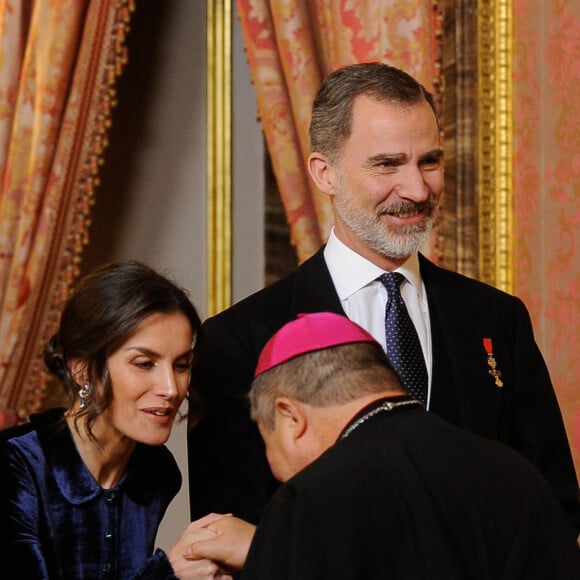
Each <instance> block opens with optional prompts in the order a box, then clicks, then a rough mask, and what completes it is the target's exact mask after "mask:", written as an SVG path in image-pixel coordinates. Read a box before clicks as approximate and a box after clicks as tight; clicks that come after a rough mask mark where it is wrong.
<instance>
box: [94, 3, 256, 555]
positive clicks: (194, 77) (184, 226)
mask: <svg viewBox="0 0 580 580" xmlns="http://www.w3.org/2000/svg"><path fill="white" fill-rule="evenodd" d="M205 4H206V3H205V0H163V2H162V3H161V2H159V3H158V2H141V3H137V12H136V13H135V15H134V18H133V21H134V26H133V30H132V33H131V34H133V40H131V41H130V45H129V47H130V52H129V64H128V66H127V68H126V74H125V76H124V77H123V79H122V81H121V83H120V86H119V99H120V102H119V105H118V107H117V110H116V111H115V113H114V115H115V116H114V118H113V120H114V123H113V129H112V131H111V135H110V140H111V144H110V147H109V149H108V150H107V153H106V160H105V161H106V163H105V168H104V170H103V183H102V187H101V189H100V190H99V192H98V194H97V198H96V205H95V207H94V210H93V226H92V228H91V233H90V244H89V246H88V247H87V248H86V250H85V253H84V257H83V271H88V270H90V269H92V268H93V267H94V266H96V265H97V264H98V263H101V262H105V261H112V260H118V259H129V258H134V259H137V260H141V261H144V262H147V263H148V264H150V265H152V266H154V267H156V268H158V269H161V270H163V271H166V272H167V273H169V274H170V275H171V276H173V277H174V278H175V279H176V280H177V281H179V282H180V283H181V284H182V285H183V286H184V287H185V288H187V289H188V290H189V291H190V293H191V297H192V300H193V302H194V304H195V305H196V306H197V308H198V310H199V313H200V315H201V316H202V318H203V317H205V316H206V304H207V296H206V259H207V257H206V251H207V244H206V231H207V230H206V209H207V208H206V184H207V177H206V159H207V157H206V101H205V99H206V92H205V82H206V45H205V43H206V9H205ZM233 24H234V35H233V69H234V70H233V85H234V86H233V91H234V95H233V99H232V101H233V124H234V131H233V133H234V138H233V195H234V200H233V212H234V214H233V221H234V231H233V240H234V247H233V261H234V264H233V277H234V278H233V297H234V300H238V299H240V298H242V297H243V296H246V295H247V294H249V293H250V292H252V291H254V290H256V289H258V288H260V287H261V286H262V285H263V279H264V276H263V269H264V258H263V253H264V242H263V216H264V202H263V176H264V170H263V155H264V150H263V141H262V132H261V127H260V125H259V123H258V121H257V114H256V104H255V98H254V94H253V88H252V86H251V83H250V77H249V72H248V67H247V63H246V59H245V54H244V50H243V43H242V38H241V30H240V27H239V23H238V21H237V17H236V16H235V14H234V22H233ZM183 410H184V411H185V410H186V406H185V405H184V408H183ZM185 429H186V427H185V422H184V423H183V424H180V425H177V426H176V427H175V428H174V430H173V433H172V436H171V438H170V441H169V447H170V448H171V450H172V451H173V453H174V455H175V456H176V458H177V460H178V462H179V464H180V467H181V471H182V474H183V479H184V483H183V486H182V489H181V491H180V493H179V495H178V496H177V498H176V499H175V500H174V501H173V503H172V505H171V506H170V508H169V510H168V513H167V515H166V517H165V520H164V521H163V523H162V526H161V529H160V532H159V536H158V545H159V546H160V547H162V548H169V547H171V545H172V544H173V543H174V542H175V540H176V539H177V538H178V537H179V535H180V534H181V532H182V530H183V529H184V528H185V526H186V525H187V523H188V522H189V499H188V494H187V489H188V470H187V463H186V461H187V449H186V430H185Z"/></svg>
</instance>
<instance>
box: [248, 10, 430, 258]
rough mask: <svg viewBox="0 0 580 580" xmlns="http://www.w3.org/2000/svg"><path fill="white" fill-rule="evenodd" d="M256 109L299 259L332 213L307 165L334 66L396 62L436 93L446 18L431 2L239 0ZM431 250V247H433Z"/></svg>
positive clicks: (315, 243)
mask: <svg viewBox="0 0 580 580" xmlns="http://www.w3.org/2000/svg"><path fill="white" fill-rule="evenodd" d="M237 7H238V15H239V18H240V22H241V25H242V30H243V34H244V41H245V46H246V53H247V59H248V63H249V66H250V71H251V76H252V82H253V84H254V89H255V92H256V97H257V103H258V114H259V117H260V119H261V122H262V128H263V132H264V136H265V139H266V144H267V147H268V151H269V153H270V157H271V159H272V166H273V169H274V173H275V175H276V181H277V183H278V188H279V191H280V196H281V198H282V202H283V204H284V207H285V211H286V217H287V221H288V224H289V226H290V235H291V239H292V243H293V244H294V246H295V247H296V253H297V257H298V261H299V262H302V261H303V260H305V259H306V258H308V257H309V256H311V255H312V254H313V253H314V252H315V251H316V250H317V249H318V248H319V247H320V246H321V244H322V243H323V241H324V240H326V237H327V235H328V233H329V231H330V227H331V225H332V224H331V215H330V208H329V205H328V201H327V200H326V198H325V196H323V194H321V193H320V192H319V191H317V190H316V188H315V187H314V185H313V184H312V182H311V181H310V179H309V178H308V175H307V171H306V163H305V161H306V159H307V157H308V152H309V148H308V125H309V122H310V111H311V107H312V101H313V99H314V96H315V94H316V91H317V90H318V88H319V86H320V83H321V82H322V80H323V79H324V78H325V77H326V76H327V75H328V74H329V73H330V72H332V71H333V70H335V69H337V68H339V67H340V66H344V65H347V64H352V63H356V62H368V61H375V60H376V61H382V62H387V63H389V64H392V65H395V66H399V67H401V68H403V69H404V70H406V71H407V72H409V73H410V74H411V75H413V76H414V77H415V78H417V79H418V80H419V81H421V82H422V83H423V84H424V85H425V86H426V87H427V88H428V89H429V90H431V91H433V92H434V93H435V94H438V89H439V80H440V77H439V71H440V45H439V41H440V37H441V16H440V14H439V11H438V3H437V2H436V1H433V0H412V1H407V2H399V1H398V0H366V1H361V0H359V1H357V2H354V1H349V0H343V1H340V2H339V1H337V0H237ZM428 253H429V252H428Z"/></svg>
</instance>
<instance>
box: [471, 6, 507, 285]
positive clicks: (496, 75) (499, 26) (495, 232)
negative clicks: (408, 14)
mask: <svg viewBox="0 0 580 580" xmlns="http://www.w3.org/2000/svg"><path fill="white" fill-rule="evenodd" d="M477 4H478V17H477V20H478V21H477V33H478V44H477V47H478V63H477V68H478V71H477V77H478V79H477V80H478V89H477V91H478V138H477V141H478V202H479V216H478V223H479V231H478V236H479V278H480V280H482V281H484V282H487V283H489V284H491V285H493V286H495V287H497V288H500V289H501V290H505V291H507V292H512V291H513V209H512V199H513V184H512V166H513V140H512V130H513V123H512V94H513V93H512V84H513V83H512V27H513V15H512V14H513V13H512V0H479V1H478V3H477Z"/></svg>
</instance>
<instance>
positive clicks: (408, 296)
mask: <svg viewBox="0 0 580 580" xmlns="http://www.w3.org/2000/svg"><path fill="white" fill-rule="evenodd" d="M324 259H325V260H326V265H327V266H328V270H329V271H330V276H331V278H332V282H333V283H334V287H335V288H336V292H337V294H338V297H339V298H340V302H341V304H342V307H343V309H344V311H345V313H346V315H347V316H348V317H349V318H350V319H351V320H353V321H354V322H356V323H357V324H359V325H360V326H362V327H363V328H364V329H365V330H366V331H367V332H369V333H370V334H371V335H372V336H373V337H374V338H375V339H376V340H377V341H378V342H380V343H381V344H382V345H383V348H384V349H385V350H386V341H385V306H386V304H387V290H386V288H385V287H384V285H383V284H382V283H381V282H380V281H379V280H377V278H378V277H379V276H380V275H381V274H384V272H385V271H384V270H382V269H381V268H379V267H378V266H376V265H375V264H373V263H372V262H369V261H368V260H367V259H366V258H363V257H362V256H361V255H359V254H357V253H356V252H353V251H352V250H351V249H350V248H348V247H347V246H345V245H344V244H343V243H342V242H341V241H340V240H339V239H338V238H337V237H336V235H335V234H334V228H333V229H332V230H331V232H330V236H329V238H328V242H327V243H326V248H325V249H324ZM395 272H400V273H401V274H403V276H405V280H406V281H405V282H403V283H402V284H401V296H402V297H403V300H404V301H405V304H406V306H407V310H408V312H409V316H410V317H411V320H412V321H413V324H414V325H415V328H416V330H417V334H418V335H419V341H420V342H421V348H422V349H423V355H424V357H425V364H426V366H427V374H428V376H429V396H428V399H427V401H429V398H430V394H431V369H432V354H431V326H430V322H429V308H428V305H427V293H426V292H425V286H424V284H423V280H422V279H421V273H420V272H419V257H418V255H417V254H416V253H415V254H413V255H412V256H411V257H410V258H409V259H408V260H407V261H406V262H405V263H404V264H403V265H402V266H401V267H400V268H397V269H396V270H395Z"/></svg>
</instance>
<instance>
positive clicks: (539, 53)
mask: <svg viewBox="0 0 580 580" xmlns="http://www.w3.org/2000/svg"><path fill="white" fill-rule="evenodd" d="M579 53H580V5H579V4H578V2H575V1H572V0H550V1H548V0H542V1H541V2H537V3H532V2H527V1H524V0H517V1H515V2H514V84H515V90H514V107H513V110H514V152H515V155H514V230H515V231H514V263H515V264H516V265H517V267H516V269H515V272H514V288H515V292H516V294H517V295H518V296H520V297H521V298H522V299H523V300H524V302H525V303H526V304H527V305H528V307H529V308H530V312H531V315H532V319H533V322H534V328H535V330H536V336H537V339H538V342H539V344H540V346H541V348H542V352H543V353H544V355H545V357H546V361H547V363H548V367H549V369H550V372H551V374H552V379H553V381H554V386H555V389H556V394H557V395H558V401H559V402H560V407H561V409H562V414H563V416H564V422H565V424H566V429H567V432H568V438H569V440H570V445H571V447H572V454H573V456H574V461H575V465H576V471H577V473H578V474H580V390H579V389H578V377H579V376H580V357H578V345H579V344H580V306H579V305H580V258H579V256H580V110H579V109H578V102H577V101H578V92H579V91H580V66H579V64H578V54H579Z"/></svg>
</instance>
